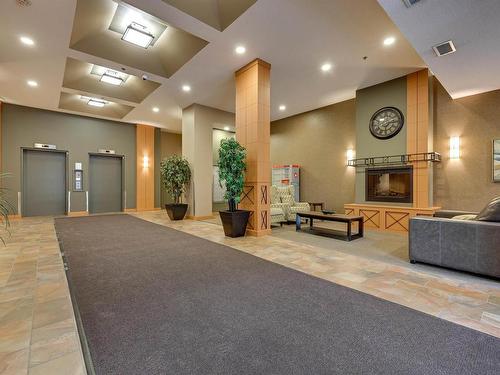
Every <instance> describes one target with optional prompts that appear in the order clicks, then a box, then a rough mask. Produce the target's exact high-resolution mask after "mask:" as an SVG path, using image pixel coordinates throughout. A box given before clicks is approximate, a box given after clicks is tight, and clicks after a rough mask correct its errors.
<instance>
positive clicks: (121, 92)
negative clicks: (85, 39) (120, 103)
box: [63, 57, 160, 104]
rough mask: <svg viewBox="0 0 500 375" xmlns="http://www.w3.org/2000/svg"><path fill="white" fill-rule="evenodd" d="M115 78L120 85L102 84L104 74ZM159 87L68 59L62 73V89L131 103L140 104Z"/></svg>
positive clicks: (119, 73)
mask: <svg viewBox="0 0 500 375" xmlns="http://www.w3.org/2000/svg"><path fill="white" fill-rule="evenodd" d="M107 73H110V77H114V76H116V78H117V81H118V82H120V80H121V84H118V85H113V84H110V83H106V82H102V81H101V79H102V77H103V75H104V74H107ZM159 86H160V84H159V83H157V82H153V81H149V80H147V81H146V80H143V79H142V78H139V77H136V76H134V75H129V74H125V73H123V72H116V71H114V70H111V69H108V68H106V67H103V66H99V65H95V64H91V63H87V62H84V61H80V60H76V59H73V58H71V57H68V59H67V60H66V69H65V71H64V79H63V87H65V88H69V89H73V90H79V91H85V92H88V93H94V94H96V95H102V96H106V97H110V98H116V99H121V100H125V101H127V102H131V103H136V104H138V103H141V102H142V101H143V100H144V99H146V97H147V96H148V95H149V94H151V93H152V92H153V91H154V90H156V89H157V88H158V87H159Z"/></svg>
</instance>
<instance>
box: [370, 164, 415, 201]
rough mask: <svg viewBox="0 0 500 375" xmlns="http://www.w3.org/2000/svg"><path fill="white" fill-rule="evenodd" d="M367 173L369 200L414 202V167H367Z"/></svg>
mask: <svg viewBox="0 0 500 375" xmlns="http://www.w3.org/2000/svg"><path fill="white" fill-rule="evenodd" d="M365 174H366V179H365V187H366V200H367V201H370V202H393V203H412V201H413V199H412V189H413V180H412V175H413V168H412V167H401V168H381V169H367V170H366V171H365Z"/></svg>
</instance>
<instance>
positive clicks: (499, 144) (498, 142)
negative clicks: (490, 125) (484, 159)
mask: <svg viewBox="0 0 500 375" xmlns="http://www.w3.org/2000/svg"><path fill="white" fill-rule="evenodd" d="M491 163H492V165H493V182H500V139H494V140H493V160H492V162H491Z"/></svg>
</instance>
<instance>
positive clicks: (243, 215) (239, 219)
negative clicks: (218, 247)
mask: <svg viewBox="0 0 500 375" xmlns="http://www.w3.org/2000/svg"><path fill="white" fill-rule="evenodd" d="M219 214H220V218H221V220H222V226H223V227H224V234H225V235H226V236H227V237H241V236H244V235H245V232H246V230H247V223H248V218H249V217H250V211H245V210H236V211H233V212H231V211H220V212H219Z"/></svg>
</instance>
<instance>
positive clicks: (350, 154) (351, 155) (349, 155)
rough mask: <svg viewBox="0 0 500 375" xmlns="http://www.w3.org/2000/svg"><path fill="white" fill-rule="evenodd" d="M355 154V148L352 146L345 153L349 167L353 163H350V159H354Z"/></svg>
mask: <svg viewBox="0 0 500 375" xmlns="http://www.w3.org/2000/svg"><path fill="white" fill-rule="evenodd" d="M354 155H355V154H354V150H353V149H352V148H349V149H347V151H346V153H345V164H346V165H347V166H348V167H352V165H351V164H350V163H349V161H350V160H353V159H354Z"/></svg>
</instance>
